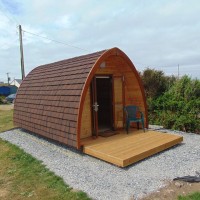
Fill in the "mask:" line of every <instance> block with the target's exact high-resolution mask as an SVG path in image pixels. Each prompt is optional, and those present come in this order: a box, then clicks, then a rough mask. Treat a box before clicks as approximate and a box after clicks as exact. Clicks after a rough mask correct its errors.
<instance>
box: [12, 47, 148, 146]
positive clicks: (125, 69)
mask: <svg viewBox="0 0 200 200" xmlns="http://www.w3.org/2000/svg"><path fill="white" fill-rule="evenodd" d="M129 104H133V105H137V106H139V107H140V110H141V111H142V112H143V113H144V120H145V127H146V128H148V117H147V106H146V99H145V95H144V88H143V85H142V82H141V79H140V77H139V75H138V72H137V70H136V69H135V67H134V65H133V63H132V62H131V60H130V59H129V58H128V56H127V55H126V54H125V53H124V52H123V51H121V50H120V49H118V48H112V49H109V50H104V51H100V52H96V53H91V54H88V55H84V56H80V57H75V58H70V59H67V60H62V61H59V62H55V63H50V64H47V65H42V66H39V67H37V68H35V69H33V70H32V71H31V72H30V73H29V74H28V75H27V77H26V78H25V79H24V80H23V82H22V84H21V86H20V88H19V90H18V93H17V97H16V100H15V105H14V123H15V125H17V126H19V127H21V128H24V129H26V130H29V131H31V132H34V133H36V134H38V135H41V136H44V137H46V138H50V139H53V140H56V141H58V142H61V143H63V144H66V145H69V146H73V147H75V148H77V149H81V148H82V147H83V146H84V144H86V143H87V142H85V141H86V140H87V139H89V140H90V139H92V140H91V141H95V139H96V141H97V139H98V138H99V135H101V134H102V133H104V132H106V131H109V130H110V131H111V132H115V131H119V130H123V126H124V121H125V116H124V112H123V108H124V106H125V105H129ZM90 144H91V143H90Z"/></svg>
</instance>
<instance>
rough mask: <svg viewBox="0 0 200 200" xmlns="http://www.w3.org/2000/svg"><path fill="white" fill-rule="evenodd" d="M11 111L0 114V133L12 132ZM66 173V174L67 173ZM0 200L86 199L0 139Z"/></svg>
mask: <svg viewBox="0 0 200 200" xmlns="http://www.w3.org/2000/svg"><path fill="white" fill-rule="evenodd" d="M12 116H13V110H0V132H3V131H6V130H9V129H11V128H13V122H12ZM66 173H67V172H66ZM0 199H2V200H4V199H5V200H7V199H13V200H19V199H20V200H23V199H34V200H37V199H42V200H43V199H44V200H46V199H48V200H51V199H52V200H62V199H63V200H68V199H69V200H73V199H80V200H86V199H89V197H87V195H86V194H85V193H83V192H81V191H75V190H73V189H72V188H70V186H68V185H66V184H65V183H64V181H63V180H62V178H60V177H58V176H56V175H55V174H54V173H53V172H50V171H49V170H48V169H47V168H46V167H45V166H44V165H43V164H42V163H41V162H40V161H38V160H36V159H35V158H33V157H32V156H31V155H29V154H27V153H25V152H24V151H23V150H21V149H20V148H18V147H17V146H15V145H12V144H10V143H8V142H6V141H3V140H2V139H0Z"/></svg>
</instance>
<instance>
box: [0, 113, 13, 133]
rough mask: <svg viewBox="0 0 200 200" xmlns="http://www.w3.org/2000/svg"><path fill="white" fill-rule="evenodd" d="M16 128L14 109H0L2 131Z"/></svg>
mask: <svg viewBox="0 0 200 200" xmlns="http://www.w3.org/2000/svg"><path fill="white" fill-rule="evenodd" d="M11 128H14V125H13V110H0V132H3V131H7V130H9V129H11Z"/></svg>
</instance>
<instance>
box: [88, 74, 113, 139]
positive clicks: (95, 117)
mask: <svg viewBox="0 0 200 200" xmlns="http://www.w3.org/2000/svg"><path fill="white" fill-rule="evenodd" d="M98 77H100V78H103V77H106V78H108V77H109V79H110V80H111V87H110V89H111V92H110V95H111V102H110V107H111V115H110V118H111V119H110V122H111V129H114V120H115V115H114V114H115V108H114V82H113V74H96V75H94V77H93V78H92V81H91V84H90V93H91V95H90V97H91V101H90V102H91V114H92V136H93V137H96V138H97V137H98V133H99V127H98V111H97V112H96V111H95V110H94V103H95V102H97V87H96V79H97V78H98ZM97 104H98V102H97Z"/></svg>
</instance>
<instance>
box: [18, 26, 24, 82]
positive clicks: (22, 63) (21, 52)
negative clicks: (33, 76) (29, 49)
mask: <svg viewBox="0 0 200 200" xmlns="http://www.w3.org/2000/svg"><path fill="white" fill-rule="evenodd" d="M19 42H20V55H21V73H22V80H23V79H24V78H25V71H24V53H23V42H22V27H21V25H19Z"/></svg>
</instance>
